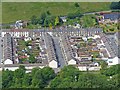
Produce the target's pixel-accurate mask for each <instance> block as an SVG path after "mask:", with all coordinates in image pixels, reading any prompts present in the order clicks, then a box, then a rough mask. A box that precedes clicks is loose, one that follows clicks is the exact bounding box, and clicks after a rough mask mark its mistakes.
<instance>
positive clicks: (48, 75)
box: [42, 67, 55, 82]
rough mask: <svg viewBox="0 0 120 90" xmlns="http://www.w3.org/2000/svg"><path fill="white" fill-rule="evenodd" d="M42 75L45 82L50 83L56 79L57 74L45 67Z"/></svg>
mask: <svg viewBox="0 0 120 90" xmlns="http://www.w3.org/2000/svg"><path fill="white" fill-rule="evenodd" d="M42 75H43V79H44V82H46V81H49V80H51V79H53V78H54V77H55V72H54V70H53V69H52V68H50V67H44V68H43V69H42Z"/></svg>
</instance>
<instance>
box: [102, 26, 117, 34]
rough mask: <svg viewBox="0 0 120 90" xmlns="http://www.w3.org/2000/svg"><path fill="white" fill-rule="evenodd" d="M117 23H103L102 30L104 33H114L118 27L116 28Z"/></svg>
mask: <svg viewBox="0 0 120 90" xmlns="http://www.w3.org/2000/svg"><path fill="white" fill-rule="evenodd" d="M117 26H118V24H106V25H103V26H102V27H103V30H104V32H105V33H115V32H117V31H118V28H117Z"/></svg>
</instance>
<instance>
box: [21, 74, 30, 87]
mask: <svg viewBox="0 0 120 90" xmlns="http://www.w3.org/2000/svg"><path fill="white" fill-rule="evenodd" d="M31 84H32V76H31V75H30V74H29V73H26V74H25V75H24V77H23V82H22V87H23V88H28V87H30V85H31Z"/></svg>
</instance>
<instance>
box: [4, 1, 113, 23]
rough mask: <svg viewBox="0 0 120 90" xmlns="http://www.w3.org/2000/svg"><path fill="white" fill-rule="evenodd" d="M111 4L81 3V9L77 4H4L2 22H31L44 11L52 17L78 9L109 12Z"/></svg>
mask: <svg viewBox="0 0 120 90" xmlns="http://www.w3.org/2000/svg"><path fill="white" fill-rule="evenodd" d="M110 4H111V3H110V2H99V3H98V2H94V3H93V2H80V3H79V7H75V3H70V2H67V3H65V2H57V3H55V2H54V3H53V2H48V3H44V2H35V3H33V2H32V3H30V2H26V3H25V2H19V3H15V2H9V3H8V2H4V3H3V4H2V16H3V17H2V21H3V23H10V22H14V21H16V20H18V19H24V20H29V19H30V18H31V16H33V15H36V16H39V15H40V14H41V13H42V12H44V11H49V12H50V13H51V14H52V15H67V14H68V13H72V12H75V11H76V10H78V9H79V10H80V11H81V12H82V13H84V12H93V11H101V10H109V9H110V8H109V7H110Z"/></svg>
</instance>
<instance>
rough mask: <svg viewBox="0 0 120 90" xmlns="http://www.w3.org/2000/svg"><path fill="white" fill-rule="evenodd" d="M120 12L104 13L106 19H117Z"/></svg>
mask: <svg viewBox="0 0 120 90" xmlns="http://www.w3.org/2000/svg"><path fill="white" fill-rule="evenodd" d="M119 15H120V13H109V14H103V16H104V19H111V20H116V19H118V18H119Z"/></svg>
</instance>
